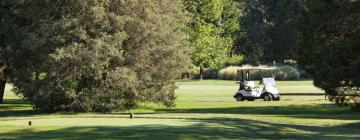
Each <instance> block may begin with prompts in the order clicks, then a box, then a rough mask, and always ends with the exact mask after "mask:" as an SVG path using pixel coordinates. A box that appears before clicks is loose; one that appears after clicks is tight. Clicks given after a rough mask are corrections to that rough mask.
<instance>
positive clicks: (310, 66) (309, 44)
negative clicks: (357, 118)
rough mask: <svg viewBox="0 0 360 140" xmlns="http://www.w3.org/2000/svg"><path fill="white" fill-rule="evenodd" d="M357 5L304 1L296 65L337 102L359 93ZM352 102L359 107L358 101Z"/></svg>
mask: <svg viewBox="0 0 360 140" xmlns="http://www.w3.org/2000/svg"><path fill="white" fill-rule="evenodd" d="M359 6H360V1H359V0H333V1H317V0H306V1H305V8H304V9H303V15H302V17H301V22H300V23H301V24H300V25H301V26H300V27H301V30H302V42H301V47H300V48H299V51H298V53H299V56H298V60H299V64H300V65H301V66H302V67H303V68H304V69H306V70H307V71H308V72H310V73H311V74H312V75H313V77H314V85H315V86H317V87H319V88H321V89H323V90H325V92H326V94H328V95H332V96H335V98H336V99H335V100H334V101H336V102H338V103H342V102H344V101H346V100H347V98H348V95H349V94H350V95H354V94H358V93H359V87H360V73H359V72H360V67H359V66H360V54H359V52H360V48H359V44H360V28H359V27H360V22H359V21H360V18H359V17H360V9H359ZM354 97H358V95H357V96H354ZM353 101H354V102H353V103H356V104H357V108H359V104H360V102H359V100H358V99H355V98H354V99H353Z"/></svg>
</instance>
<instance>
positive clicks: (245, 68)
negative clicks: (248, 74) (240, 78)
mask: <svg viewBox="0 0 360 140" xmlns="http://www.w3.org/2000/svg"><path fill="white" fill-rule="evenodd" d="M274 69H275V67H268V66H249V65H245V66H242V67H239V68H238V71H248V70H274Z"/></svg>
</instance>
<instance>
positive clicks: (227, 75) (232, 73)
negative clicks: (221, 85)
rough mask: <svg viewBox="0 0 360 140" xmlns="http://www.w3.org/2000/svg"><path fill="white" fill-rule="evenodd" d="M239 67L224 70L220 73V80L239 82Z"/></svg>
mask: <svg viewBox="0 0 360 140" xmlns="http://www.w3.org/2000/svg"><path fill="white" fill-rule="evenodd" d="M238 68H239V67H236V66H229V67H226V68H223V69H221V70H220V71H219V74H218V79H221V80H238V79H239V77H238V76H237V69H238Z"/></svg>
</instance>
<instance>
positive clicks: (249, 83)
mask: <svg viewBox="0 0 360 140" xmlns="http://www.w3.org/2000/svg"><path fill="white" fill-rule="evenodd" d="M245 87H248V88H249V89H252V88H255V82H254V81H246V82H245Z"/></svg>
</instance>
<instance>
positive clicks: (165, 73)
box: [2, 0, 189, 112]
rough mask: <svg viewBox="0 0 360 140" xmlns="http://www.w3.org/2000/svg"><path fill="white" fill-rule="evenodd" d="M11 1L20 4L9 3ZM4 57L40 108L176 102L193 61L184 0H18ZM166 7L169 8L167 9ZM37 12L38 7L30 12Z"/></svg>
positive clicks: (18, 89) (18, 82) (21, 91)
mask: <svg viewBox="0 0 360 140" xmlns="http://www.w3.org/2000/svg"><path fill="white" fill-rule="evenodd" d="M4 4H13V2H11V1H9V2H8V3H4ZM15 4H16V6H14V7H13V8H14V9H11V10H9V11H7V12H9V14H11V16H9V17H10V20H6V22H9V23H8V24H9V25H12V26H14V28H12V29H13V30H12V33H13V34H15V35H14V36H8V37H9V40H10V41H9V43H8V44H6V45H5V46H6V52H5V50H2V53H3V54H11V55H9V56H7V57H5V58H6V59H7V60H9V62H10V64H11V65H12V67H13V75H12V78H11V80H12V82H13V83H14V85H15V90H16V92H17V93H18V94H23V95H24V97H25V98H27V99H28V100H30V102H31V103H32V104H33V105H34V107H35V108H36V109H38V110H41V111H47V112H53V111H60V110H66V111H99V112H104V111H111V110H114V109H120V108H124V109H125V108H126V109H128V108H132V107H135V106H136V105H137V104H138V103H143V102H156V103H163V104H164V105H166V106H172V105H174V99H175V96H174V90H175V85H174V83H173V82H172V79H174V78H175V76H176V74H177V73H179V71H182V70H183V68H184V66H185V65H187V62H188V59H189V58H188V53H187V50H188V49H187V47H186V46H184V45H183V44H185V43H184V41H185V34H184V33H183V29H184V27H185V23H186V16H184V14H183V12H182V6H181V3H180V2H174V1H170V0H159V1H156V2H154V1H150V0H145V1H144V0H142V1H134V0H131V1H130V0H126V1H118V0H105V1H96V0H89V1H67V2H64V1H52V0H51V1H50V0H44V1H16V2H15ZM164 5H166V6H164ZM30 9H31V10H30Z"/></svg>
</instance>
